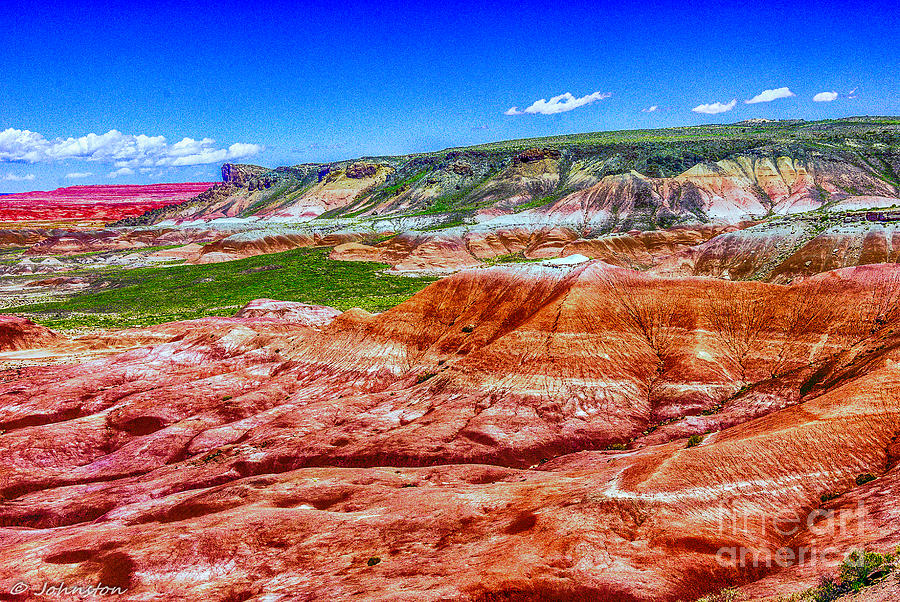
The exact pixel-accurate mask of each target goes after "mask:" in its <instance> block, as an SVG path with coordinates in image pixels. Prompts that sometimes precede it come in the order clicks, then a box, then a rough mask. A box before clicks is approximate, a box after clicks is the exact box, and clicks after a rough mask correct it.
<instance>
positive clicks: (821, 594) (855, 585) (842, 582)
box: [799, 550, 900, 602]
mask: <svg viewBox="0 0 900 602" xmlns="http://www.w3.org/2000/svg"><path fill="white" fill-rule="evenodd" d="M898 551H900V550H898ZM896 561H897V557H896V556H895V555H894V554H879V553H877V552H866V551H860V550H857V551H854V552H851V553H850V555H849V556H847V558H846V559H845V560H844V562H843V563H842V564H841V566H840V569H839V570H838V574H837V576H834V575H825V576H823V577H822V578H821V580H820V581H819V585H818V586H816V587H814V588H812V589H809V590H807V591H805V592H803V593H802V594H800V597H799V599H800V600H804V601H806V600H808V601H810V602H834V601H835V600H838V599H839V598H841V597H842V596H845V595H846V594H851V593H856V592H859V591H860V590H862V589H863V588H865V587H868V586H870V585H874V584H875V583H876V582H878V581H879V580H880V579H882V578H883V577H885V576H886V575H888V574H889V573H890V572H891V571H893V570H894V569H895V568H896V567H897V565H896Z"/></svg>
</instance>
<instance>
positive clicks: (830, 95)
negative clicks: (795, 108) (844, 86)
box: [813, 92, 838, 102]
mask: <svg viewBox="0 0 900 602" xmlns="http://www.w3.org/2000/svg"><path fill="white" fill-rule="evenodd" d="M837 97H838V93H837V92H819V93H818V94H816V95H815V96H813V100H814V101H815V102H831V101H832V100H837Z"/></svg>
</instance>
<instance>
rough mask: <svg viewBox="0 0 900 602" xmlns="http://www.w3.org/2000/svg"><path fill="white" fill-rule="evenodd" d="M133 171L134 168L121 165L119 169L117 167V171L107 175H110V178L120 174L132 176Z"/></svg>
mask: <svg viewBox="0 0 900 602" xmlns="http://www.w3.org/2000/svg"><path fill="white" fill-rule="evenodd" d="M133 173H134V170H133V169H131V168H130V167H120V168H119V169H117V170H115V171H111V172H109V173H108V174H106V175H107V176H109V177H110V178H118V177H119V176H130V175H131V174H133Z"/></svg>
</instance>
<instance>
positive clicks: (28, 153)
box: [0, 128, 262, 168]
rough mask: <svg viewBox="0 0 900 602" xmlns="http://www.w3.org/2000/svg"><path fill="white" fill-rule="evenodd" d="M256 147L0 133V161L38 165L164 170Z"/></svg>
mask: <svg viewBox="0 0 900 602" xmlns="http://www.w3.org/2000/svg"><path fill="white" fill-rule="evenodd" d="M261 150H262V147H261V146H259V145H257V144H247V143H243V142H237V143H235V144H232V145H231V146H229V147H228V148H218V147H217V146H216V144H215V140H213V139H212V138H203V139H201V140H194V139H193V138H184V139H182V140H181V141H180V142H176V143H175V144H169V143H168V142H166V138H165V136H146V135H144V134H138V135H132V134H123V133H122V132H120V131H118V130H110V131H108V132H106V133H105V134H87V135H85V136H80V137H78V138H71V137H70V138H54V139H52V140H48V139H47V138H45V137H44V136H43V135H41V134H39V133H37V132H31V131H29V130H17V129H15V128H7V129H6V130H3V131H0V162H4V161H10V162H12V161H15V162H22V163H39V162H53V161H65V160H69V159H81V160H85V161H98V162H101V163H110V164H112V165H114V166H115V167H120V168H121V167H164V166H170V167H171V166H180V165H199V164H206V163H218V162H221V161H228V160H232V159H238V158H242V157H249V156H251V155H255V154H257V153H259V152H260V151H261Z"/></svg>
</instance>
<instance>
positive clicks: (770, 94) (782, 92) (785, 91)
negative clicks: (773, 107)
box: [744, 87, 796, 105]
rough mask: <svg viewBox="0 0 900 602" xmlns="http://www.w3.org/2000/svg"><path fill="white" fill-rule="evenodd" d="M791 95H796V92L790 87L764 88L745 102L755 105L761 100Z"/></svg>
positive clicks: (767, 100)
mask: <svg viewBox="0 0 900 602" xmlns="http://www.w3.org/2000/svg"><path fill="white" fill-rule="evenodd" d="M791 96H796V94H794V93H793V92H791V89H790V88H787V87H785V88H775V89H772V90H763V91H762V92H760V93H759V94H757V95H756V96H754V97H753V98H751V99H750V100H745V101H744V103H745V104H748V105H754V104H757V103H760V102H772V101H773V100H778V99H779V98H790V97H791Z"/></svg>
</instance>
